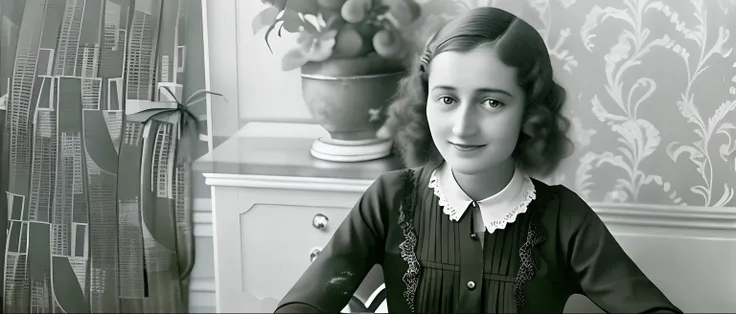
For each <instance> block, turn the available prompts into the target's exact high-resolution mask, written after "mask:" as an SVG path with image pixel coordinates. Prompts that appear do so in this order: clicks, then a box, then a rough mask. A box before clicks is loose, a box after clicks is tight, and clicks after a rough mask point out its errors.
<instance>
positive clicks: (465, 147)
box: [450, 142, 486, 152]
mask: <svg viewBox="0 0 736 314" xmlns="http://www.w3.org/2000/svg"><path fill="white" fill-rule="evenodd" d="M450 144H452V146H454V147H455V149H457V150H459V151H463V152H466V151H471V150H476V149H479V148H482V147H485V146H486V145H466V144H456V143H453V142H450Z"/></svg>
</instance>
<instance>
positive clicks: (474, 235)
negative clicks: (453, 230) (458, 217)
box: [470, 232, 478, 240]
mask: <svg viewBox="0 0 736 314" xmlns="http://www.w3.org/2000/svg"><path fill="white" fill-rule="evenodd" d="M470 238H471V239H473V240H478V234H476V233H475V232H472V233H471V234H470Z"/></svg>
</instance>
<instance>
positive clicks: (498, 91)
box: [432, 85, 514, 97]
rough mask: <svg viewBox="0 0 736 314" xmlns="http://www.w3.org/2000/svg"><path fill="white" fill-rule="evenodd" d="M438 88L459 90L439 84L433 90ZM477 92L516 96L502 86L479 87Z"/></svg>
mask: <svg viewBox="0 0 736 314" xmlns="http://www.w3.org/2000/svg"><path fill="white" fill-rule="evenodd" d="M436 89H444V90H449V91H456V90H457V89H456V88H454V87H452V86H447V85H438V86H435V87H434V88H432V90H433V91H434V90H436ZM475 93H496V94H504V95H507V96H509V97H514V95H513V94H511V93H509V92H508V91H506V90H504V89H501V88H489V87H484V88H478V89H476V90H475Z"/></svg>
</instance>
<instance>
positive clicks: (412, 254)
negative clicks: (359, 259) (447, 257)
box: [399, 169, 421, 312]
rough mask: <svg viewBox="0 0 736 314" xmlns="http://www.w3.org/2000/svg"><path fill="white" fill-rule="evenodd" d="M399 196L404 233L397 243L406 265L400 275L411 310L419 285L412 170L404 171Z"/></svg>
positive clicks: (414, 192) (401, 223)
mask: <svg viewBox="0 0 736 314" xmlns="http://www.w3.org/2000/svg"><path fill="white" fill-rule="evenodd" d="M399 197H401V203H400V204H401V205H400V208H399V213H400V214H399V226H400V227H401V230H402V233H403V234H404V241H403V242H401V244H399V249H400V250H401V258H402V259H404V261H406V264H407V265H408V267H407V269H406V273H404V276H402V277H401V279H402V281H404V284H406V291H404V298H405V299H406V304H407V305H408V306H409V309H411V311H412V312H414V311H415V309H414V299H415V295H416V291H417V286H418V285H419V271H420V268H421V265H420V264H419V259H417V255H416V247H417V236H416V234H415V232H414V227H413V220H414V219H413V217H414V205H415V204H414V202H415V199H416V187H415V184H414V171H413V170H411V169H409V170H407V171H406V172H405V173H404V186H403V188H402V192H401V193H400V195H399Z"/></svg>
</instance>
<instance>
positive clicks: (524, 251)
mask: <svg viewBox="0 0 736 314" xmlns="http://www.w3.org/2000/svg"><path fill="white" fill-rule="evenodd" d="M401 89H402V90H401V94H400V97H399V98H398V99H397V101H396V103H394V104H393V105H392V111H393V112H392V116H391V118H390V121H388V122H387V123H388V124H389V127H390V126H394V127H396V129H397V130H398V134H397V140H398V143H399V144H400V146H401V147H402V148H403V154H402V155H403V157H404V159H405V160H406V161H407V163H409V164H415V165H420V166H417V167H413V168H408V169H405V170H400V171H393V172H389V173H385V174H383V175H382V176H381V177H379V178H378V179H377V180H376V181H375V182H374V183H373V184H372V185H371V186H370V187H369V188H368V190H367V191H366V192H365V194H364V195H363V196H362V198H361V199H360V200H359V201H358V203H357V204H356V205H355V208H353V210H352V211H351V212H350V214H349V215H348V216H347V218H346V219H345V220H344V222H343V223H342V224H341V225H340V227H339V228H338V229H337V230H336V231H335V234H334V236H333V238H332V239H331V241H330V242H329V243H328V244H327V246H326V247H325V248H324V250H323V251H322V253H321V254H320V256H319V258H317V259H316V260H315V261H314V263H313V264H312V265H311V266H310V267H309V269H308V270H307V271H306V272H305V273H304V275H303V276H302V277H301V278H300V279H299V281H298V282H297V283H296V284H295V285H294V287H293V288H292V289H291V290H290V291H289V292H288V293H287V294H286V296H285V297H284V299H283V300H282V301H281V303H280V305H279V307H278V309H277V310H276V312H284V313H297V312H301V313H307V312H339V311H340V310H341V309H342V308H343V307H344V306H345V305H346V304H347V303H348V300H349V299H350V297H351V296H352V294H353V293H354V292H355V290H356V289H357V287H358V286H359V285H360V283H361V282H362V280H363V278H364V277H365V275H366V273H367V272H368V271H369V270H370V269H371V268H372V267H373V266H374V265H375V264H380V265H382V267H383V272H384V281H385V287H386V301H387V305H388V309H389V312H392V313H408V312H420V313H421V312H427V313H428V312H455V313H509V312H519V313H521V312H524V313H530V312H544V313H554V312H556V313H561V312H562V310H563V308H564V306H565V304H566V302H567V300H568V298H569V297H570V295H572V294H575V293H579V294H583V295H586V296H587V297H588V298H590V299H591V300H592V301H593V302H595V303H596V304H597V305H598V306H599V307H601V308H602V309H603V310H605V311H607V312H613V313H653V312H663V313H681V311H680V310H679V309H678V308H677V307H675V306H674V305H673V304H672V303H671V302H670V301H668V299H667V298H666V297H665V296H664V295H663V294H662V292H660V291H659V289H658V288H657V287H656V286H655V285H654V284H653V283H652V282H651V281H650V280H649V279H648V278H647V277H646V276H645V275H644V274H643V273H642V272H641V271H640V270H639V268H638V267H637V266H636V265H635V264H634V262H632V260H631V259H630V258H629V257H628V256H627V255H626V253H625V252H624V251H623V250H622V249H621V247H620V246H619V244H618V243H617V242H616V240H615V239H614V238H613V237H612V236H611V234H610V233H609V231H608V230H607V229H606V227H605V225H604V224H603V223H602V222H601V220H600V219H599V218H598V216H597V215H596V214H595V213H594V212H593V211H592V210H591V208H590V207H589V206H588V205H587V204H586V203H585V202H584V201H583V200H582V199H581V198H580V197H578V195H577V194H575V193H574V192H572V191H570V190H569V189H567V188H565V187H563V186H559V185H557V186H548V185H546V184H544V183H542V182H540V181H537V180H536V179H532V178H531V177H529V175H544V174H547V173H549V172H550V171H552V170H554V169H555V167H556V166H557V164H558V163H559V161H560V160H561V159H562V158H563V157H564V156H565V155H566V153H567V149H566V147H568V146H569V145H568V143H569V140H567V138H566V136H565V132H566V129H567V120H566V119H565V118H563V117H562V116H561V113H560V110H561V107H562V105H563V103H564V98H565V91H564V89H563V88H562V87H560V86H559V85H557V83H555V81H554V80H553V78H552V67H551V64H550V58H549V54H548V52H547V48H546V47H545V44H544V42H543V40H542V38H541V37H540V36H539V34H538V33H537V32H536V30H535V29H534V28H533V27H532V26H530V25H529V24H527V23H526V22H524V21H523V20H521V19H519V18H518V17H516V16H514V15H512V14H511V13H508V12H506V11H503V10H500V9H497V8H490V7H483V8H478V9H474V10H472V11H470V12H468V13H466V14H463V15H461V16H459V17H457V18H455V19H454V20H452V21H450V22H449V23H448V24H446V25H445V26H444V27H443V28H441V29H440V30H439V31H438V32H437V33H436V34H435V35H434V36H433V37H432V38H431V40H430V41H429V42H428V44H427V47H426V50H425V51H424V53H423V55H422V56H421V58H420V59H419V60H418V62H417V64H416V66H414V67H413V68H412V69H411V71H410V73H409V75H408V76H407V77H406V78H405V79H404V81H403V82H402V86H401Z"/></svg>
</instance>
